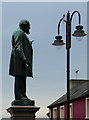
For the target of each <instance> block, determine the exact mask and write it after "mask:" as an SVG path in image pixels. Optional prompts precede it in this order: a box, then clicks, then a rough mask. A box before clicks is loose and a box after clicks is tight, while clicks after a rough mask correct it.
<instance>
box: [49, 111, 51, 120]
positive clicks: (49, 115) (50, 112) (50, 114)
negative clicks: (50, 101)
mask: <svg viewBox="0 0 89 120" xmlns="http://www.w3.org/2000/svg"><path fill="white" fill-rule="evenodd" d="M49 118H51V109H49Z"/></svg>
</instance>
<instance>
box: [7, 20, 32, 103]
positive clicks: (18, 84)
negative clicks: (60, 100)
mask: <svg viewBox="0 0 89 120" xmlns="http://www.w3.org/2000/svg"><path fill="white" fill-rule="evenodd" d="M30 29H31V28H30V23H29V21H27V20H21V21H20V23H19V28H18V29H17V30H16V31H15V32H14V33H13V35H12V52H11V58H10V67H9V75H11V76H14V77H15V85H14V94H15V100H20V101H21V100H23V101H24V100H30V99H29V98H28V97H27V96H26V77H32V78H33V73H32V58H33V49H32V42H33V41H29V39H28V37H27V35H26V34H30V31H29V30H30Z"/></svg>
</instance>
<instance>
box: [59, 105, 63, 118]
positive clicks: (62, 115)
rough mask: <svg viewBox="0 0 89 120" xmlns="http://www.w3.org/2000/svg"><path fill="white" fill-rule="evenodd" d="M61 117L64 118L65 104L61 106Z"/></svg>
mask: <svg viewBox="0 0 89 120" xmlns="http://www.w3.org/2000/svg"><path fill="white" fill-rule="evenodd" d="M60 118H64V105H63V106H60Z"/></svg>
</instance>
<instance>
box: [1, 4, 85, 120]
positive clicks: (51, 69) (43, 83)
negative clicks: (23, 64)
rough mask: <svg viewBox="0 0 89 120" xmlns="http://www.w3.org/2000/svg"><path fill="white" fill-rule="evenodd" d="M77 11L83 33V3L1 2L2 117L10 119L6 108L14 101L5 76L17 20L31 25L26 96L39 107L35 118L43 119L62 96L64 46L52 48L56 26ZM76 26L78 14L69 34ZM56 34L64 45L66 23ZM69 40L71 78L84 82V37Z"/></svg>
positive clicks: (64, 84) (8, 79)
mask: <svg viewBox="0 0 89 120" xmlns="http://www.w3.org/2000/svg"><path fill="white" fill-rule="evenodd" d="M68 10H69V11H70V14H72V12H73V11H75V10H78V11H79V12H80V14H81V24H82V25H83V26H84V30H85V32H86V33H87V3H86V2H54V3H52V2H28V3H26V2H22V3H21V2H15V3H10V2H3V3H2V117H10V116H9V114H8V113H7V112H6V109H7V108H8V107H10V105H11V102H12V101H13V100H14V78H13V77H11V76H9V75H8V72H9V62H10V54H11V49H12V48H11V36H12V33H13V31H14V30H15V29H17V28H18V25H19V22H20V20H21V19H27V20H29V21H30V23H31V31H30V32H31V34H30V35H28V37H29V40H34V43H33V51H34V52H33V75H34V78H27V95H28V97H29V98H30V99H32V100H35V103H36V106H37V107H41V108H40V110H39V112H37V114H36V116H37V117H40V118H46V117H47V116H46V114H47V112H48V109H47V106H48V105H49V104H51V103H52V102H54V101H55V100H57V99H58V98H59V97H60V96H62V95H63V94H64V93H66V47H65V46H63V47H62V48H56V47H54V46H52V43H53V42H54V40H55V36H56V35H57V25H58V22H59V20H60V19H61V18H62V17H63V15H64V14H65V15H66V14H67V12H68ZM76 25H78V15H77V14H75V15H74V16H73V20H72V26H71V27H72V32H71V33H73V31H74V30H75V26H76ZM60 31H61V32H60V34H61V35H62V36H63V37H62V39H63V40H64V42H66V23H64V24H63V22H62V23H61V29H60ZM71 38H72V48H71V60H70V63H71V65H70V67H71V69H70V70H71V79H75V78H76V74H75V71H76V70H79V74H78V78H79V79H87V37H84V38H83V39H82V40H81V41H78V40H77V39H76V38H74V37H71Z"/></svg>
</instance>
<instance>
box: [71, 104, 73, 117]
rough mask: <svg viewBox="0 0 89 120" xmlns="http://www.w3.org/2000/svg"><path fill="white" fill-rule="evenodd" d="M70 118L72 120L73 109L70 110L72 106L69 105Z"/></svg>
mask: <svg viewBox="0 0 89 120" xmlns="http://www.w3.org/2000/svg"><path fill="white" fill-rule="evenodd" d="M70 118H73V108H72V104H70Z"/></svg>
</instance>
